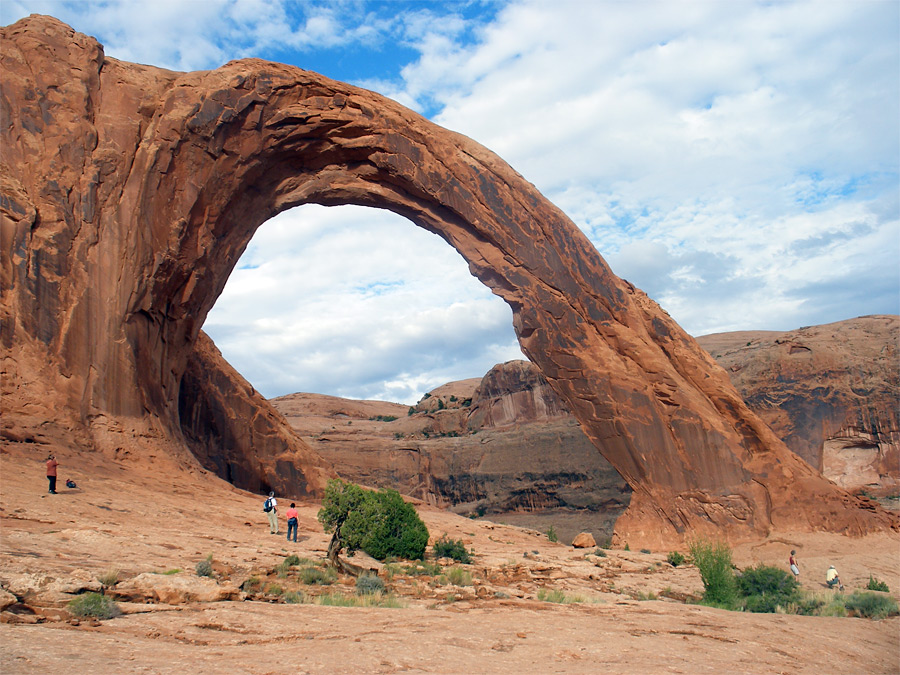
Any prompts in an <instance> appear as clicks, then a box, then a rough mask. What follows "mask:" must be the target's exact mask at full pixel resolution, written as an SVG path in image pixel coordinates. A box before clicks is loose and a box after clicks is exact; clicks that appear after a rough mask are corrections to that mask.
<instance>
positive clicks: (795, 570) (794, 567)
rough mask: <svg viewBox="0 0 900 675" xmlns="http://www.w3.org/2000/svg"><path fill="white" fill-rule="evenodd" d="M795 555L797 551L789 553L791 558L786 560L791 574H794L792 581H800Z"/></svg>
mask: <svg viewBox="0 0 900 675" xmlns="http://www.w3.org/2000/svg"><path fill="white" fill-rule="evenodd" d="M795 555H797V551H791V557H790V558H789V559H788V564H789V565H790V566H791V572H793V573H794V579H796V580H797V581H800V566H799V565H797V559H796V558H795V557H794V556H795Z"/></svg>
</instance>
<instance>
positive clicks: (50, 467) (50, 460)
mask: <svg viewBox="0 0 900 675" xmlns="http://www.w3.org/2000/svg"><path fill="white" fill-rule="evenodd" d="M58 466H59V462H57V461H56V457H54V456H53V453H50V455H49V456H48V457H47V480H48V481H50V494H51V495H55V494H56V467H58Z"/></svg>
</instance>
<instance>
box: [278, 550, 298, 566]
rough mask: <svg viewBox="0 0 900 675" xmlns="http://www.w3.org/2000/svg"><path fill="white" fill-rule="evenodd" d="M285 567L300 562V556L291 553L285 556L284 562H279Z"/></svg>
mask: <svg viewBox="0 0 900 675" xmlns="http://www.w3.org/2000/svg"><path fill="white" fill-rule="evenodd" d="M281 564H282V565H284V566H285V567H293V566H294V565H299V564H300V556H298V555H296V554H294V553H291V554H290V555H289V556H285V558H284V562H282V563H281Z"/></svg>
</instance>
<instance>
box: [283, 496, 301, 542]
mask: <svg viewBox="0 0 900 675" xmlns="http://www.w3.org/2000/svg"><path fill="white" fill-rule="evenodd" d="M296 507H297V505H296V504H294V502H291V508H289V509H288V510H287V511H286V512H285V514H284V515H285V517H286V518H287V521H288V533H287V538H288V541H290V540H291V530H293V531H294V542H296V541H297V518H298V516H299V514H298V513H297V508H296Z"/></svg>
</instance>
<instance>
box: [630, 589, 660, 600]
mask: <svg viewBox="0 0 900 675" xmlns="http://www.w3.org/2000/svg"><path fill="white" fill-rule="evenodd" d="M634 599H635V600H640V601H644V600H659V598H658V597H657V595H656V593H654V592H653V591H648V592H646V593H644V592H643V591H638V592H637V593H636V594H635V596H634Z"/></svg>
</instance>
